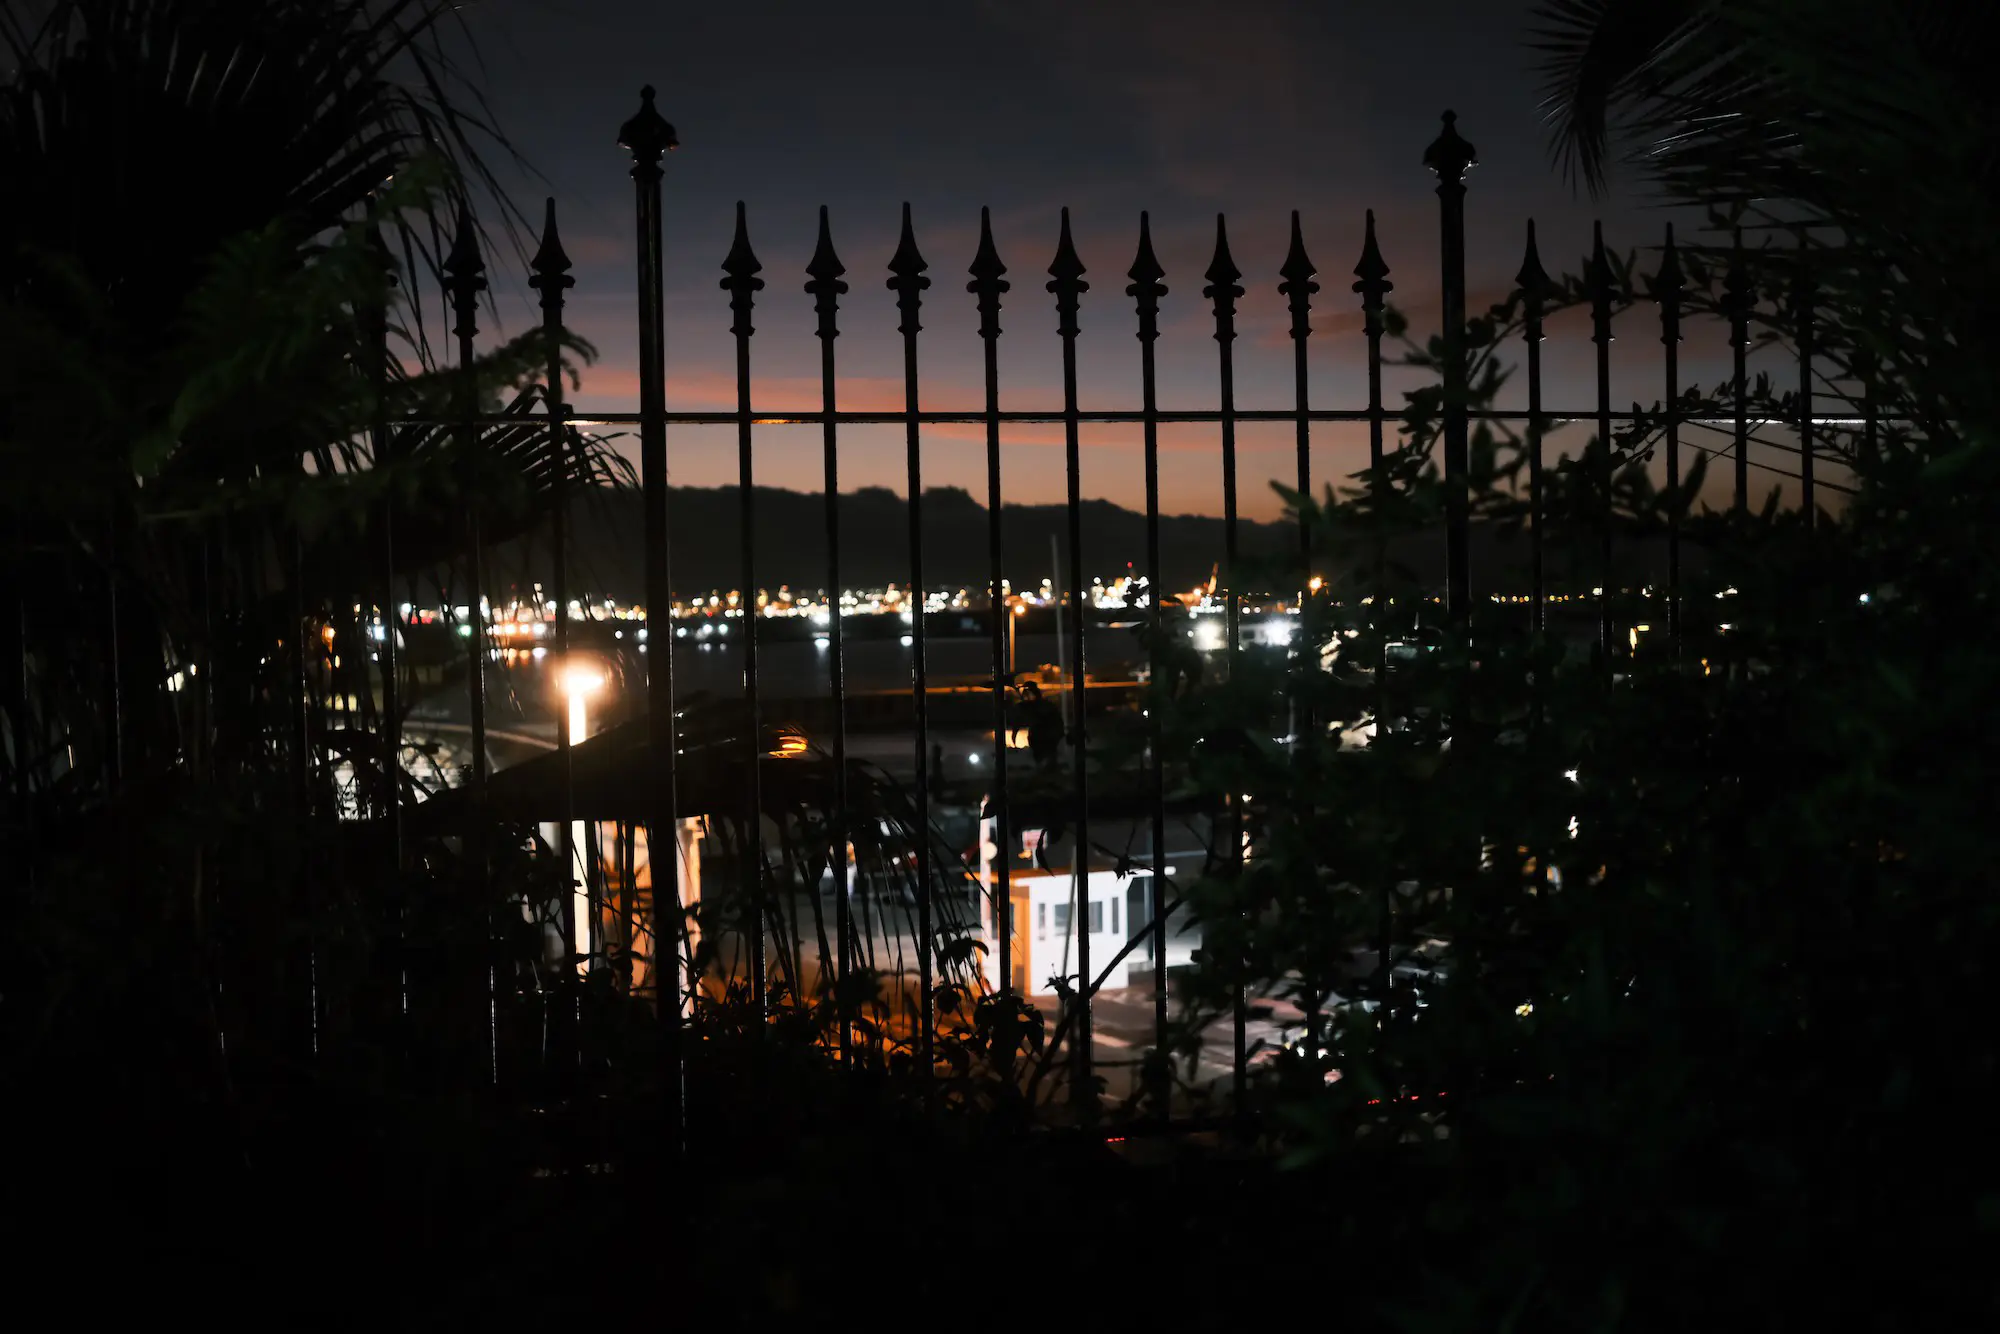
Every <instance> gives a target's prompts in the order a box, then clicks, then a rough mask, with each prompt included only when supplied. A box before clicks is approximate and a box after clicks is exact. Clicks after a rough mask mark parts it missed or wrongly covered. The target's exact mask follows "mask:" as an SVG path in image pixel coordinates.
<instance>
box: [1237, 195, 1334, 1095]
mask: <svg viewBox="0 0 2000 1334" xmlns="http://www.w3.org/2000/svg"><path fill="white" fill-rule="evenodd" d="M1318 271H1319V270H1318V269H1317V268H1315V267H1314V265H1313V262H1312V259H1311V257H1310V256H1308V255H1307V254H1306V242H1305V234H1304V232H1303V231H1302V230H1301V229H1300V227H1299V213H1298V210H1297V209H1293V210H1292V234H1291V242H1290V244H1289V246H1288V247H1287V248H1286V251H1285V259H1284V262H1283V263H1282V264H1280V265H1279V266H1278V275H1279V277H1280V278H1281V279H1282V280H1283V281H1281V282H1280V283H1279V284H1278V292H1279V294H1280V295H1282V296H1283V297H1285V299H1286V303H1287V305H1288V307H1289V309H1290V311H1291V316H1292V323H1291V338H1292V411H1293V425H1292V429H1293V434H1294V448H1295V451H1296V453H1297V456H1298V491H1299V563H1300V566H1301V569H1302V572H1303V573H1304V574H1305V575H1306V588H1307V589H1310V588H1311V584H1312V527H1311V524H1310V523H1309V522H1308V521H1307V503H1308V502H1310V501H1311V499H1312V468H1311V463H1312V421H1311V419H1310V418H1309V417H1308V416H1307V415H1306V414H1307V413H1308V412H1310V411H1311V408H1312V399H1311V394H1310V390H1309V387H1308V384H1307V380H1306V372H1307V363H1306V340H1307V339H1308V338H1310V337H1312V298H1313V294H1314V293H1316V292H1318V291H1319V284H1318V283H1316V282H1314V281H1313V276H1314V275H1315V274H1316V273H1317V272H1318ZM1302 591H1303V590H1302ZM1301 610H1303V609H1301ZM1291 654H1292V670H1293V671H1294V672H1297V671H1299V670H1302V669H1303V662H1302V660H1301V658H1300V657H1299V649H1298V648H1297V647H1296V646H1294V647H1293V648H1292V650H1291ZM1302 693H1304V692H1302V691H1300V690H1298V689H1296V688H1294V689H1293V690H1292V692H1291V694H1292V703H1291V717H1290V719H1289V721H1290V724H1291V731H1292V754H1293V756H1294V758H1295V760H1296V759H1298V758H1301V757H1306V758H1309V757H1310V756H1311V754H1312V751H1313V748H1312V747H1310V746H1305V745H1303V744H1301V743H1302V742H1303V740H1304V738H1305V736H1306V734H1307V733H1308V732H1310V733H1314V734H1315V735H1316V734H1317V733H1318V731H1319V725H1318V723H1317V722H1316V721H1315V720H1314V714H1313V709H1312V704H1311V700H1310V699H1309V698H1307V699H1301V698H1299V696H1300V695H1301V694H1302ZM1232 837H1234V835H1233V834H1232ZM1241 845H1242V840H1241V838H1237V846H1238V851H1239V852H1240V849H1241ZM1249 1023H1250V1014H1249V1006H1248V1003H1247V999H1246V997H1245V996H1244V990H1243V983H1242V982H1240V981H1239V982H1238V983H1237V985H1236V988H1235V991H1234V993H1233V995H1232V997H1231V1015H1230V1048H1231V1051H1230V1056H1231V1059H1230V1071H1231V1083H1232V1087H1233V1089H1234V1094H1235V1100H1236V1106H1237V1108H1238V1109H1239V1111H1240V1110H1241V1109H1242V1108H1243V1107H1244V1105H1245V1104H1244V1095H1245V1093H1246V1091H1247V1089H1248V1087H1249V1061H1250V1049H1249Z"/></svg>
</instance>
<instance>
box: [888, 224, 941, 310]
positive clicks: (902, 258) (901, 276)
mask: <svg viewBox="0 0 2000 1334" xmlns="http://www.w3.org/2000/svg"><path fill="white" fill-rule="evenodd" d="M929 267H930V265H928V264H926V263H925V262H924V257H923V255H921V254H920V253H918V251H917V233H916V229H915V228H913V227H912V226H911V225H910V206H909V205H908V204H907V203H905V204H904V205H903V231H902V234H901V235H900V236H898V237H897V238H896V253H895V254H893V255H891V256H890V257H889V272H890V273H892V274H894V275H895V281H894V282H891V283H890V284H889V287H890V289H891V290H892V291H898V292H900V291H903V290H905V289H907V288H908V287H909V286H910V284H911V281H912V280H915V283H916V286H917V288H918V289H919V290H921V289H922V288H926V287H929V286H930V285H931V280H930V279H928V278H925V277H923V276H922V274H923V272H924V270H925V269H928V268H929Z"/></svg>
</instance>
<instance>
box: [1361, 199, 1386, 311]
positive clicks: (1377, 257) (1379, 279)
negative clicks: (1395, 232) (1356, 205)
mask: <svg viewBox="0 0 2000 1334" xmlns="http://www.w3.org/2000/svg"><path fill="white" fill-rule="evenodd" d="M1354 277H1355V279H1356V281H1355V283H1354V290H1355V291H1357V292H1360V293H1362V294H1363V295H1364V296H1366V295H1370V294H1380V293H1382V292H1389V291H1394V290H1395V284H1394V283H1391V282H1389V281H1387V279H1388V277H1389V264H1388V261H1386V260H1384V259H1383V258H1382V248H1381V246H1379V245H1377V244H1376V242H1375V210H1374V209H1372V208H1371V209H1369V210H1368V214H1367V220H1366V221H1365V222H1364V223H1363V224H1362V228H1361V258H1360V259H1359V260H1357V261H1356V262H1355V265H1354Z"/></svg>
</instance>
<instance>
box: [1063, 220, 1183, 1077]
mask: <svg viewBox="0 0 2000 1334" xmlns="http://www.w3.org/2000/svg"><path fill="white" fill-rule="evenodd" d="M1141 225H1142V226H1143V223H1142V224H1141ZM1084 271H1085V270H1084V267H1083V261H1082V260H1080V259H1078V258H1077V254H1076V246H1075V244H1074V243H1073V242H1072V241H1071V239H1070V233H1069V210H1068V209H1064V210H1063V211H1062V235H1061V238H1060V239H1059V240H1058V241H1057V243H1056V257H1055V260H1054V261H1053V262H1052V263H1051V264H1050V265H1049V283H1048V290H1049V291H1050V292H1051V293H1052V294H1053V295H1054V296H1055V299H1056V332H1057V334H1058V335H1060V336H1061V338H1062V377H1063V468H1064V473H1065V476H1066V477H1067V480H1068V484H1069V485H1068V517H1069V567H1070V606H1069V608H1068V611H1067V619H1068V621H1069V626H1070V633H1071V638H1072V640H1073V641H1074V642H1073V643H1072V644H1071V645H1070V669H1069V675H1070V694H1071V697H1072V699H1073V700H1075V702H1076V709H1075V715H1076V721H1075V724H1074V727H1073V729H1072V730H1071V732H1070V762H1071V763H1072V764H1074V765H1075V766H1076V808H1075V809H1076V852H1075V854H1074V856H1073V857H1072V858H1071V865H1070V876H1071V882H1072V883H1073V884H1074V885H1075V893H1074V897H1073V898H1072V903H1073V905H1074V906H1073V907H1072V908H1071V910H1070V921H1071V922H1072V923H1073V924H1074V926H1075V928H1076V964H1077V968H1076V971H1077V988H1076V1005H1077V1010H1076V1023H1075V1024H1074V1025H1073V1026H1072V1027H1071V1030H1070V1040H1071V1041H1072V1042H1073V1043H1075V1047H1074V1049H1073V1052H1074V1056H1075V1059H1076V1076H1075V1080H1074V1082H1073V1083H1072V1084H1071V1087H1070V1093H1071V1095H1072V1097H1074V1098H1075V1100H1076V1101H1077V1103H1078V1104H1079V1105H1080V1106H1081V1105H1084V1104H1085V1103H1086V1102H1087V1100H1089V1099H1090V1086H1091V1059H1090V1058H1091V1050H1090V1044H1091V1034H1090V1001H1091V991H1092V986H1091V984H1092V982H1093V981H1095V979H1094V978H1093V977H1092V976H1091V972H1090V794H1089V782H1088V777H1087V773H1086V766H1087V763H1088V757H1089V752H1088V750H1087V749H1086V747H1085V730H1086V724H1085V721H1084V709H1083V700H1082V694H1081V692H1082V690H1083V672H1084V652H1083V596H1082V592H1083V550H1082V548H1083V460H1082V454H1081V450H1080V448H1079V445H1080V441H1079V435H1080V432H1081V417H1080V415H1079V409H1078V407H1077V399H1076V336H1077V333H1078V326H1077V322H1076V315H1077V306H1078V299H1079V298H1080V297H1081V296H1082V295H1083V293H1085V292H1087V291H1089V290H1090V284H1089V283H1087V282H1085V281H1083V274H1084ZM1151 436H1152V432H1151V431H1150V430H1149V431H1148V438H1149V441H1150V439H1151ZM1156 452H1157V451H1156V449H1154V448H1152V447H1149V448H1148V450H1147V460H1146V464H1147V483H1148V490H1147V510H1146V519H1147V526H1148V531H1149V533H1153V534H1154V536H1153V538H1152V541H1153V542H1154V543H1157V541H1158V537H1157V530H1158V527H1159V495H1158V484H1157V479H1156V478H1155V476H1154V474H1155V472H1156V471H1157V468H1158V459H1157V457H1156ZM1158 600H1159V599H1158V597H1157V596H1155V598H1154V603H1155V605H1156V606H1157V605H1158ZM1056 614H1057V615H1059V616H1063V615H1065V611H1064V609H1063V608H1061V607H1058V608H1057V609H1056Z"/></svg>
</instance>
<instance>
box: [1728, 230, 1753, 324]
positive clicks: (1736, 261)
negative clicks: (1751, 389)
mask: <svg viewBox="0 0 2000 1334" xmlns="http://www.w3.org/2000/svg"><path fill="white" fill-rule="evenodd" d="M1722 306H1723V309H1724V310H1725V311H1727V312H1728V314H1729V343H1730V346H1731V347H1737V346H1743V347H1747V346H1749V344H1750V312H1751V311H1753V310H1755V309H1756V308H1757V287H1756V284H1754V283H1752V282H1751V281H1750V273H1749V270H1748V269H1747V268H1746V267H1745V266H1744V263H1743V229H1742V228H1741V227H1738V228H1737V229H1736V234H1735V237H1734V239H1733V241H1732V243H1731V245H1730V250H1729V272H1728V274H1727V275H1725V276H1724V278H1723V280H1722Z"/></svg>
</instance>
